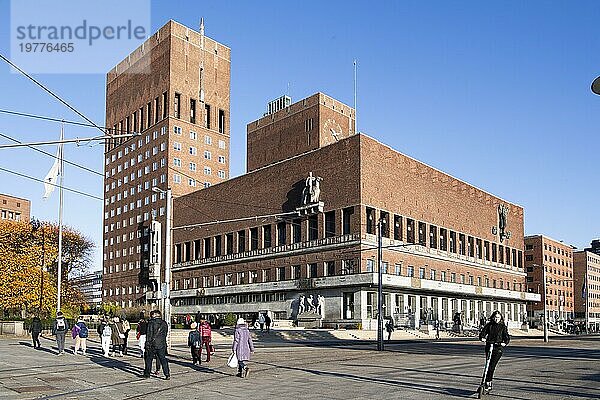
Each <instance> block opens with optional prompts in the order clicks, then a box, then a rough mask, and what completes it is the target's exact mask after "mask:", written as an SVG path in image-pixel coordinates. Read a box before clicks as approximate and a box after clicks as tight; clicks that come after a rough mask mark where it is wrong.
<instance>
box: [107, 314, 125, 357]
mask: <svg viewBox="0 0 600 400" xmlns="http://www.w3.org/2000/svg"><path fill="white" fill-rule="evenodd" d="M110 328H111V329H112V335H111V337H110V341H111V344H112V353H111V356H116V355H117V352H119V356H120V357H123V340H124V339H125V333H124V331H123V324H122V323H121V320H120V319H119V317H114V318H113V322H112V324H111V325H110Z"/></svg>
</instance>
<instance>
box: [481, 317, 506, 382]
mask: <svg viewBox="0 0 600 400" xmlns="http://www.w3.org/2000/svg"><path fill="white" fill-rule="evenodd" d="M479 340H481V341H482V342H485V356H486V359H487V357H488V354H489V352H490V347H491V345H492V344H493V345H494V349H493V351H492V357H491V359H490V364H489V366H488V371H487V374H486V376H485V389H486V390H487V391H490V390H492V380H493V379H494V371H495V370H496V365H498V361H500V357H502V352H503V349H504V347H505V346H506V345H508V343H509V342H510V336H509V334H508V328H507V327H506V325H505V324H504V318H503V317H502V314H501V313H500V311H494V312H493V313H492V315H491V316H490V320H489V322H488V323H487V324H486V325H485V326H484V327H483V329H482V330H481V332H480V333H479Z"/></svg>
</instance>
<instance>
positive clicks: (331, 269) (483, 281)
mask: <svg viewBox="0 0 600 400" xmlns="http://www.w3.org/2000/svg"><path fill="white" fill-rule="evenodd" d="M382 264H383V268H384V269H383V273H385V274H392V273H393V274H395V275H398V276H407V277H414V276H415V268H414V266H410V265H409V266H408V267H406V268H403V267H402V264H401V263H399V264H395V266H394V270H393V272H392V271H390V270H389V269H388V263H387V262H383V263H382ZM366 269H367V272H373V260H371V259H367V267H366ZM272 272H274V273H275V275H274V276H273V277H272V275H271V274H272ZM360 272H361V270H360V268H359V265H358V260H354V259H348V260H341V261H325V262H323V263H322V265H319V264H318V263H309V264H304V265H290V266H280V267H275V268H274V269H271V268H266V269H262V270H253V271H239V272H236V273H233V272H230V273H224V274H216V275H212V276H202V277H194V278H180V279H175V280H174V285H175V288H176V290H177V289H178V288H182V289H195V288H200V287H211V286H222V285H225V286H230V285H236V284H237V285H242V284H251V283H261V282H270V281H271V278H274V280H275V281H284V280H296V279H305V278H307V279H310V278H318V277H326V276H336V275H348V274H356V273H360ZM425 273H426V271H425V268H424V267H421V268H419V277H420V278H421V279H428V278H427V276H426V275H425ZM457 278H458V279H459V280H458V281H457ZM221 279H223V281H222V280H221ZM429 279H431V280H439V281H442V282H453V283H461V284H468V285H474V284H475V282H476V283H477V286H485V287H493V288H498V289H506V290H511V289H512V290H515V291H521V290H522V289H523V285H522V284H521V283H518V282H512V283H511V282H508V281H503V280H502V279H500V280H496V279H490V278H489V277H488V276H477V277H474V276H473V275H468V276H465V275H464V274H456V273H454V272H453V273H448V274H447V273H446V271H440V274H439V275H437V273H436V271H435V270H431V271H430V276H429Z"/></svg>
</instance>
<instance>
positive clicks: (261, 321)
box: [258, 313, 265, 332]
mask: <svg viewBox="0 0 600 400" xmlns="http://www.w3.org/2000/svg"><path fill="white" fill-rule="evenodd" d="M258 325H259V326H260V331H261V332H262V331H263V329H264V328H265V314H263V313H259V314H258Z"/></svg>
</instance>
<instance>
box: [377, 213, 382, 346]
mask: <svg viewBox="0 0 600 400" xmlns="http://www.w3.org/2000/svg"><path fill="white" fill-rule="evenodd" d="M382 225H383V219H382V218H379V220H378V221H377V350H378V351H383V270H382V268H381V266H382V264H383V263H382V262H381V261H382V260H381V259H382V255H383V245H382V236H383V234H382V233H383V232H382V231H383V226H382Z"/></svg>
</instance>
